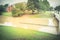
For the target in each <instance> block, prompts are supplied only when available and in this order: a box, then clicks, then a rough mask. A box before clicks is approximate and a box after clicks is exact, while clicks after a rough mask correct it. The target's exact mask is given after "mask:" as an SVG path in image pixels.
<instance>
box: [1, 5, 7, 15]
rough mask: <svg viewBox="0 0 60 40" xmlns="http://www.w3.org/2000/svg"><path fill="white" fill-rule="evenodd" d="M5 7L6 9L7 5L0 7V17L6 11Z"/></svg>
mask: <svg viewBox="0 0 60 40" xmlns="http://www.w3.org/2000/svg"><path fill="white" fill-rule="evenodd" d="M7 7H8V4H5V5H0V15H2V13H3V12H5V11H6V8H7Z"/></svg>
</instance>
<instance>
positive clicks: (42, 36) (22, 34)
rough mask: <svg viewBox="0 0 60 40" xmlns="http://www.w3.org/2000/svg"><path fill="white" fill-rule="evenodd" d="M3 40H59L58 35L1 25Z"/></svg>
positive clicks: (0, 36) (0, 34)
mask: <svg viewBox="0 0 60 40" xmlns="http://www.w3.org/2000/svg"><path fill="white" fill-rule="evenodd" d="M0 32H1V33H0V38H1V40H58V39H57V36H56V35H53V34H49V33H44V32H39V31H34V30H29V29H23V28H17V27H10V26H2V25H0Z"/></svg>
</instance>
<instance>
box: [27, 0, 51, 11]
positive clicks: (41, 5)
mask: <svg viewBox="0 0 60 40" xmlns="http://www.w3.org/2000/svg"><path fill="white" fill-rule="evenodd" d="M27 7H28V9H32V10H33V9H37V10H49V8H50V4H49V2H48V1H47V0H43V1H42V0H28V3H27Z"/></svg>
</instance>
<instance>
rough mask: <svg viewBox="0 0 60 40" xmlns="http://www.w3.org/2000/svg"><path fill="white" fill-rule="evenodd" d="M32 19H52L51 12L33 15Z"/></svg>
mask: <svg viewBox="0 0 60 40" xmlns="http://www.w3.org/2000/svg"><path fill="white" fill-rule="evenodd" d="M30 18H51V13H50V12H40V13H39V14H35V15H32V16H31V17H30Z"/></svg>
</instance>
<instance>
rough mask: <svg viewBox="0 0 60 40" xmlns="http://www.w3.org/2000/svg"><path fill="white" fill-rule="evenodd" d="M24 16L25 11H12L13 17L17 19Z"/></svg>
mask: <svg viewBox="0 0 60 40" xmlns="http://www.w3.org/2000/svg"><path fill="white" fill-rule="evenodd" d="M22 15H23V11H21V10H19V9H13V10H12V16H14V17H17V16H22Z"/></svg>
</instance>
